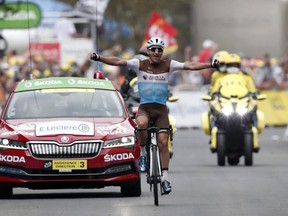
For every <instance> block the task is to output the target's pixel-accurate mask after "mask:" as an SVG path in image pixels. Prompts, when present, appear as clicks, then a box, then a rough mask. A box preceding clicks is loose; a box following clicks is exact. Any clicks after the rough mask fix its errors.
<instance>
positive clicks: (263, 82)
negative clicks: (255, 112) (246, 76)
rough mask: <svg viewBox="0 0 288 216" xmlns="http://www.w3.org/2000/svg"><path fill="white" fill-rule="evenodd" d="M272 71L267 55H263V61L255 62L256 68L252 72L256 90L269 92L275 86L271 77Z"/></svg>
mask: <svg viewBox="0 0 288 216" xmlns="http://www.w3.org/2000/svg"><path fill="white" fill-rule="evenodd" d="M273 69H274V68H273V67H272V66H271V62H270V55H269V54H265V55H264V58H263V60H262V59H258V60H257V63H256V68H255V69H254V70H253V78H254V82H255V85H256V88H257V89H258V90H270V89H273V88H274V87H276V86H277V83H276V81H275V79H274V77H273Z"/></svg>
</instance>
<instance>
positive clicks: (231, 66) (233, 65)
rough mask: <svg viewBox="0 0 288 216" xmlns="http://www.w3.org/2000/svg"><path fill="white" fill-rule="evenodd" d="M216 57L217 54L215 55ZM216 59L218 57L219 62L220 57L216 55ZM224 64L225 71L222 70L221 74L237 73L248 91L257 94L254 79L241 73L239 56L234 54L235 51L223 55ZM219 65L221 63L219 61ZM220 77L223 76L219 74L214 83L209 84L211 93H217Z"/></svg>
mask: <svg viewBox="0 0 288 216" xmlns="http://www.w3.org/2000/svg"><path fill="white" fill-rule="evenodd" d="M215 55H217V53H216V54H215ZM215 57H217V56H215ZM217 59H219V61H220V62H221V61H222V60H220V59H221V58H220V57H218V58H217ZM224 59H225V60H224V62H223V63H224V64H225V65H226V73H225V72H224V73H223V75H224V76H225V75H226V74H238V75H241V76H242V77H243V79H244V83H245V86H246V88H247V89H248V91H249V93H251V94H252V95H256V94H257V89H256V86H255V84H254V80H253V78H252V77H251V76H250V75H248V74H246V73H243V72H242V71H241V58H240V56H239V55H237V54H235V53H230V54H229V55H228V56H224ZM220 65H221V63H220ZM221 78H223V76H221V77H220V76H219V77H218V78H217V80H215V84H214V85H212V86H211V92H210V93H211V94H212V95H213V94H214V93H217V92H218V90H219V87H220V86H221Z"/></svg>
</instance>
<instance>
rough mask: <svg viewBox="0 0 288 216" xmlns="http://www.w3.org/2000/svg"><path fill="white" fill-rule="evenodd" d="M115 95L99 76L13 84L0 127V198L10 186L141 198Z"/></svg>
mask: <svg viewBox="0 0 288 216" xmlns="http://www.w3.org/2000/svg"><path fill="white" fill-rule="evenodd" d="M135 126H136V125H135V122H134V121H133V119H131V117H130V115H129V113H128V110H127V108H126V106H125V104H124V101H123V99H122V97H121V95H120V93H119V92H118V91H117V90H116V88H115V87H114V85H113V83H112V82H111V81H108V80H104V79H89V78H75V77H54V78H43V79H35V80H25V81H21V82H19V83H17V85H16V86H15V88H14V90H13V91H12V92H11V94H10V95H9V97H8V99H7V101H6V104H5V105H4V107H3V111H2V114H1V124H0V198H2V199H6V198H10V197H12V195H13V188H16V187H22V188H29V189H58V188H63V189H64V188H70V189H71V188H75V189H76V188H104V187H106V186H119V187H120V188H121V190H120V191H121V194H122V195H123V196H140V195H141V182H140V172H139V168H138V159H139V156H140V147H139V144H138V142H137V140H136V139H135V134H134V128H135Z"/></svg>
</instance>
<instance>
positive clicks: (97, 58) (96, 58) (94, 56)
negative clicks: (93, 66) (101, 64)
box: [90, 53, 100, 61]
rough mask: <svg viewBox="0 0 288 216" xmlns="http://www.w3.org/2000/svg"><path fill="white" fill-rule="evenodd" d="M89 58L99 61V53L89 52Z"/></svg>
mask: <svg viewBox="0 0 288 216" xmlns="http://www.w3.org/2000/svg"><path fill="white" fill-rule="evenodd" d="M90 59H91V60H94V61H100V55H99V54H98V53H91V54H90Z"/></svg>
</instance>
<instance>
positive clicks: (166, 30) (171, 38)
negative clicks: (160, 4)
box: [141, 11, 178, 55]
mask: <svg viewBox="0 0 288 216" xmlns="http://www.w3.org/2000/svg"><path fill="white" fill-rule="evenodd" d="M177 34H178V31H177V29H175V28H174V27H173V26H172V25H171V24H169V23H168V22H167V21H166V20H165V19H164V18H163V17H161V16H160V14H159V13H158V12H156V11H153V12H152V14H151V18H150V21H149V23H148V28H147V31H146V34H145V39H144V41H143V43H142V46H141V49H145V48H146V43H147V41H148V40H149V39H150V38H151V37H160V38H162V40H163V41H164V43H165V49H164V55H167V54H171V53H173V52H175V51H176V50H177V49H178V42H177V40H176V38H175V36H176V35H177Z"/></svg>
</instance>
